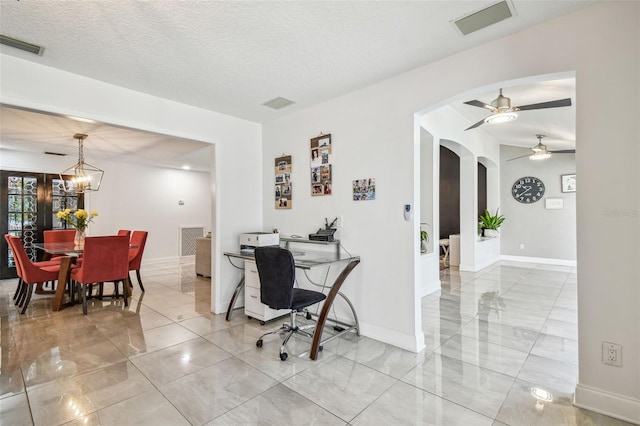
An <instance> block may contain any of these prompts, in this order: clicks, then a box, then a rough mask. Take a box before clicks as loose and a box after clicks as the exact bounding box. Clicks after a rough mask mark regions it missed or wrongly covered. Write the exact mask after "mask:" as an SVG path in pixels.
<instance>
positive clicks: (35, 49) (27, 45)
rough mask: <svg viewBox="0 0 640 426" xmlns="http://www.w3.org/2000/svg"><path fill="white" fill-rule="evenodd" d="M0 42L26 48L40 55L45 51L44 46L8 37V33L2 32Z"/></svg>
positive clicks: (22, 48) (17, 47) (27, 50)
mask: <svg viewBox="0 0 640 426" xmlns="http://www.w3.org/2000/svg"><path fill="white" fill-rule="evenodd" d="M0 44H4V45H5V46H10V47H14V48H16V49H20V50H24V51H25V52H29V53H33V54H36V55H39V56H42V53H43V52H44V47H42V46H38V45H37V44H31V43H27V42H26V41H22V40H18V39H15V38H11V37H7V36H6V35H2V34H0Z"/></svg>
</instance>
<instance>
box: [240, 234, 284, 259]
mask: <svg viewBox="0 0 640 426" xmlns="http://www.w3.org/2000/svg"><path fill="white" fill-rule="evenodd" d="M277 245H280V234H274V233H272V232H248V233H246V234H240V254H249V255H251V254H253V250H254V249H255V248H256V247H264V246H277Z"/></svg>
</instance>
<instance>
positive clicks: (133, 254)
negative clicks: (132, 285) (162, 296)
mask: <svg viewBox="0 0 640 426" xmlns="http://www.w3.org/2000/svg"><path fill="white" fill-rule="evenodd" d="M148 234H149V233H148V232H147V231H133V233H132V234H131V245H132V246H134V248H130V249H129V271H136V278H138V285H139V286H140V290H142V291H143V292H144V287H143V286H142V279H141V278H140V265H141V264H142V254H143V253H144V246H145V244H146V243H147V235H148Z"/></svg>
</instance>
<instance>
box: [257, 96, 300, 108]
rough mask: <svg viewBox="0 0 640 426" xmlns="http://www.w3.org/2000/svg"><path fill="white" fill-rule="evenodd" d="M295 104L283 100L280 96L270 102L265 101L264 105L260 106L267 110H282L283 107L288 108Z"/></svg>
mask: <svg viewBox="0 0 640 426" xmlns="http://www.w3.org/2000/svg"><path fill="white" fill-rule="evenodd" d="M293 103H295V102H293V101H290V100H289V99H285V98H283V97H281V96H279V97H277V98H274V99H271V100H270V101H267V102H265V103H263V104H262V105H264V106H266V107H269V108H273V109H282V108H284V107H288V106H289V105H291V104H293Z"/></svg>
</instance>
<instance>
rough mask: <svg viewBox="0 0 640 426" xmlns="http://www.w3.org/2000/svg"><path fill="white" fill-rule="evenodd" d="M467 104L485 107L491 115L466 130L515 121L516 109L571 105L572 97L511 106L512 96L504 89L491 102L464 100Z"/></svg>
mask: <svg viewBox="0 0 640 426" xmlns="http://www.w3.org/2000/svg"><path fill="white" fill-rule="evenodd" d="M464 103H465V104H467V105H471V106H474V107H478V108H484V109H488V110H489V111H491V115H490V116H488V117H486V118H484V119H482V120H480V121H478V122H477V123H475V124H473V125H471V126H469V127H468V128H466V129H465V131H466V130H471V129H475V128H476V127H479V126H481V125H483V124H485V123H488V124H500V123H507V122H509V121H513V120H515V119H516V118H518V114H517V113H516V111H530V110H534V109H546V108H559V107H565V106H571V98H566V99H558V100H556V101H549V102H540V103H537V104H529V105H521V106H517V107H512V106H511V98H508V97H506V96H503V95H502V89H500V93H499V94H498V97H497V98H495V99H494V100H493V101H491V104H485V103H484V102H481V101H479V100H477V99H474V100H472V101H467V102H464Z"/></svg>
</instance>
